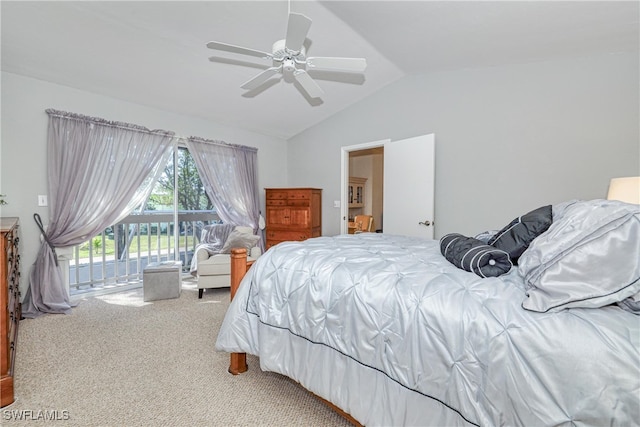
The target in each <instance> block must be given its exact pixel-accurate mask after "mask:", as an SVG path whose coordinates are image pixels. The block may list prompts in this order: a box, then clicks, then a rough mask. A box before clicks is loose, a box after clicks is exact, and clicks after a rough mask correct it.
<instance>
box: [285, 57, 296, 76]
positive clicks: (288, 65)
mask: <svg viewBox="0 0 640 427" xmlns="http://www.w3.org/2000/svg"><path fill="white" fill-rule="evenodd" d="M295 69H296V63H295V62H294V60H293V59H291V58H287V59H285V60H284V61H282V71H284V72H287V73H292V72H293V71H295Z"/></svg>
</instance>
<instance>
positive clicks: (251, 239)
mask: <svg viewBox="0 0 640 427" xmlns="http://www.w3.org/2000/svg"><path fill="white" fill-rule="evenodd" d="M258 240H260V236H256V235H255V234H249V233H244V232H243V231H241V230H238V229H236V230H233V231H232V232H231V234H229V237H228V238H227V241H226V242H224V246H223V247H222V251H221V252H222V253H223V254H228V253H231V249H233V248H246V249H247V250H248V251H250V250H251V248H253V247H254V246H255V245H256V243H258Z"/></svg>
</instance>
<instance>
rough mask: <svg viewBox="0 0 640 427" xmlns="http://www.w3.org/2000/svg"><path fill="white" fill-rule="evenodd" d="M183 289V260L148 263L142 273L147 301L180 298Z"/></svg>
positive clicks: (143, 289)
mask: <svg viewBox="0 0 640 427" xmlns="http://www.w3.org/2000/svg"><path fill="white" fill-rule="evenodd" d="M181 290H182V261H164V262H153V263H151V264H148V265H147V266H146V267H145V268H144V271H143V273H142V291H143V295H144V297H143V299H144V300H145V301H155V300H160V299H169V298H178V297H180V291H181Z"/></svg>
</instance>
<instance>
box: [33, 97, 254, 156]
mask: <svg viewBox="0 0 640 427" xmlns="http://www.w3.org/2000/svg"><path fill="white" fill-rule="evenodd" d="M44 111H45V112H46V113H47V114H48V115H49V116H52V117H60V118H65V119H72V120H82V121H89V122H93V123H98V124H101V125H105V126H113V127H116V128H120V129H128V130H134V131H138V132H142V133H149V134H154V135H166V136H171V137H172V138H173V139H174V140H177V141H178V143H182V144H184V145H186V144H185V143H186V141H188V140H189V139H193V140H196V141H198V142H202V143H205V144H211V145H218V146H221V147H231V148H240V149H242V150H249V151H258V149H257V148H255V147H249V146H247V145H240V144H230V143H228V142H224V141H216V140H211V139H205V138H201V137H199V136H191V137H188V138H187V137H184V136H180V135H176V134H175V132H172V131H168V130H163V129H153V130H151V129H149V128H146V127H144V126H140V125H136V124H132V123H126V122H118V121H112V120H106V119H103V118H101V117H91V116H86V115H83V114H78V113H69V112H66V111H61V110H55V109H53V108H48V109H46V110H44Z"/></svg>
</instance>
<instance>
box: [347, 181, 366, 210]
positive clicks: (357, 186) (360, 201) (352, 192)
mask: <svg viewBox="0 0 640 427" xmlns="http://www.w3.org/2000/svg"><path fill="white" fill-rule="evenodd" d="M366 182H367V178H358V177H356V176H350V177H349V188H348V190H349V221H353V217H354V216H356V215H360V214H362V213H363V212H364V186H365V183H366Z"/></svg>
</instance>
